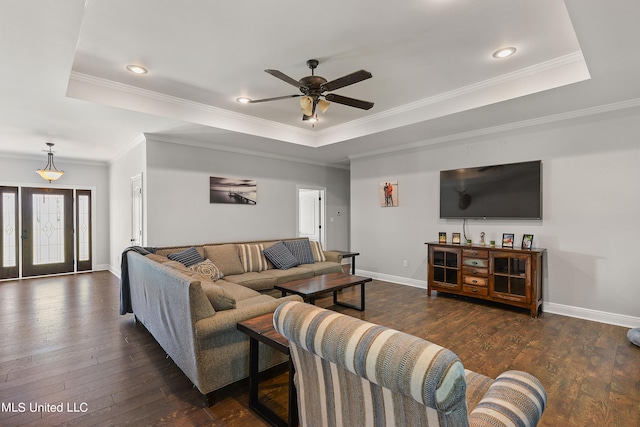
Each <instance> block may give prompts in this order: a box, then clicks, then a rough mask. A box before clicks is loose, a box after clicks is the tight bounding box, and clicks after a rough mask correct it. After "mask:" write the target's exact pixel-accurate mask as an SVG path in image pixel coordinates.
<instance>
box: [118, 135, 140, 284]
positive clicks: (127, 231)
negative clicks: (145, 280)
mask: <svg viewBox="0 0 640 427" xmlns="http://www.w3.org/2000/svg"><path fill="white" fill-rule="evenodd" d="M146 158H147V156H146V142H145V141H144V140H142V141H141V142H139V143H138V144H136V145H134V146H133V147H132V148H131V149H130V150H129V151H127V152H126V153H124V154H123V155H121V156H119V157H118V158H117V159H116V160H114V161H113V162H112V163H111V165H110V166H109V183H110V186H111V194H110V195H109V210H110V213H111V227H110V228H111V234H110V236H109V237H110V246H109V247H110V262H111V270H112V271H113V272H114V273H115V274H120V262H121V255H122V251H123V249H125V248H126V247H127V246H130V245H131V178H132V177H133V176H136V175H138V174H142V184H143V192H144V191H145V189H144V187H145V183H146V178H147V177H146ZM143 200H144V198H143ZM144 210H145V207H144V206H143V211H144ZM143 230H144V227H143Z"/></svg>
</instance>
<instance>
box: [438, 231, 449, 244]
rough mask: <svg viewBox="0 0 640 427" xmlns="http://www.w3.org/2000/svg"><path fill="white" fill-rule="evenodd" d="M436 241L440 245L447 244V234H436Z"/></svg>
mask: <svg viewBox="0 0 640 427" xmlns="http://www.w3.org/2000/svg"><path fill="white" fill-rule="evenodd" d="M438 241H439V242H440V243H447V233H442V232H440V233H438Z"/></svg>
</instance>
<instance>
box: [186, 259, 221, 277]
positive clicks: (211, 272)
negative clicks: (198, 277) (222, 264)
mask: <svg viewBox="0 0 640 427" xmlns="http://www.w3.org/2000/svg"><path fill="white" fill-rule="evenodd" d="M189 268H190V269H191V270H193V271H195V272H196V273H200V274H202V275H203V276H206V277H209V278H211V280H212V281H214V282H215V281H216V280H220V279H222V278H223V277H224V274H222V272H221V271H220V269H219V268H218V267H217V266H216V265H215V264H214V263H213V261H211V260H210V259H205V260H204V261H202V262H199V263H197V264H194V265H192V266H191V267H189Z"/></svg>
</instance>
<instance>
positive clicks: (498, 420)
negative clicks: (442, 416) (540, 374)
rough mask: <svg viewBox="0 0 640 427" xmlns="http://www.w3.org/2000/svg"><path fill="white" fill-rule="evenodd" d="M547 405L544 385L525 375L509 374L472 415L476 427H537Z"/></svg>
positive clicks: (508, 372) (511, 372)
mask: <svg viewBox="0 0 640 427" xmlns="http://www.w3.org/2000/svg"><path fill="white" fill-rule="evenodd" d="M546 403H547V393H546V391H545V389H544V386H543V385H542V383H541V382H540V381H539V380H538V379H537V378H536V377H534V376H533V375H531V374H528V373H526V372H522V371H507V372H504V373H502V374H500V376H498V378H496V380H495V381H494V383H493V384H491V386H490V387H489V389H488V390H487V393H486V394H485V395H484V396H483V397H482V400H480V402H479V403H478V405H477V406H476V407H475V408H474V409H473V411H471V413H470V414H469V425H470V426H474V427H489V426H496V425H504V426H535V425H537V424H538V421H539V420H540V417H542V412H543V411H544V408H545V406H546Z"/></svg>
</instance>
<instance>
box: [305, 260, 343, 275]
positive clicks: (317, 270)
mask: <svg viewBox="0 0 640 427" xmlns="http://www.w3.org/2000/svg"><path fill="white" fill-rule="evenodd" d="M300 267H303V268H307V269H309V270H311V271H313V274H315V275H316V276H319V275H321V274H329V273H342V265H340V264H338V263H337V262H331V261H324V262H314V263H313V264H302V265H300Z"/></svg>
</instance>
